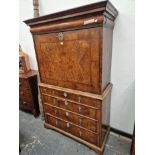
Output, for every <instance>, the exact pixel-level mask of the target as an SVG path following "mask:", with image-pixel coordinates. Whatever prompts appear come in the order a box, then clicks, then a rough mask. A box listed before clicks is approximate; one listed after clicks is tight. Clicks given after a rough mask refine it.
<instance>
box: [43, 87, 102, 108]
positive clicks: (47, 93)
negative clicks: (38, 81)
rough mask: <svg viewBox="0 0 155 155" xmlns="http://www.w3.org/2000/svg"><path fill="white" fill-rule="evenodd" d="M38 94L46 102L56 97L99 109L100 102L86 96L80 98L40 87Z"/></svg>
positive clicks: (79, 96)
mask: <svg viewBox="0 0 155 155" xmlns="http://www.w3.org/2000/svg"><path fill="white" fill-rule="evenodd" d="M40 92H41V94H42V95H43V96H45V98H46V100H50V98H51V97H56V98H59V99H62V100H64V99H67V100H71V101H75V102H77V103H82V104H85V105H88V106H92V107H95V108H97V109H100V107H101V102H102V101H101V100H98V99H93V98H90V97H86V96H81V95H77V94H73V93H68V92H64V91H59V90H55V89H51V88H45V87H41V86H40Z"/></svg>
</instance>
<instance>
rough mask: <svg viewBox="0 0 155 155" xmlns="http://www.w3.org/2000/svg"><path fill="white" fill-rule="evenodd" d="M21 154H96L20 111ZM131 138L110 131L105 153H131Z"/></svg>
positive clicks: (123, 154) (41, 121) (116, 154)
mask: <svg viewBox="0 0 155 155" xmlns="http://www.w3.org/2000/svg"><path fill="white" fill-rule="evenodd" d="M19 129H20V130H19V137H20V140H19V142H20V148H21V153H20V155H95V152H94V151H93V150H91V149H89V148H88V147H86V146H85V145H83V144H81V143H78V142H77V141H74V140H73V139H71V138H68V137H66V136H64V135H62V134H60V133H58V132H56V131H54V130H50V129H46V128H44V121H43V120H42V119H41V118H40V117H39V118H34V117H33V115H32V114H29V113H27V112H23V111H19ZM130 146H131V140H130V139H128V138H125V137H122V136H120V135H116V134H114V133H112V132H111V133H110V136H109V139H108V141H107V144H106V148H105V151H104V153H103V155H129V152H130Z"/></svg>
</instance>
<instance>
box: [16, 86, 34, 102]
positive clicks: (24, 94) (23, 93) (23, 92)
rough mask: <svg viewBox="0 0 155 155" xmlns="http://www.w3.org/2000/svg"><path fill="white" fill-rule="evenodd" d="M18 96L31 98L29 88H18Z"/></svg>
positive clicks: (29, 99)
mask: <svg viewBox="0 0 155 155" xmlns="http://www.w3.org/2000/svg"><path fill="white" fill-rule="evenodd" d="M19 97H20V98H22V99H26V100H28V101H31V100H32V94H31V92H30V91H29V90H21V89H19Z"/></svg>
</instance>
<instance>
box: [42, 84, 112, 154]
mask: <svg viewBox="0 0 155 155" xmlns="http://www.w3.org/2000/svg"><path fill="white" fill-rule="evenodd" d="M39 87H40V94H41V98H42V105H43V111H44V116H45V124H44V126H45V127H46V128H50V129H54V130H56V131H58V132H60V133H62V134H64V135H67V136H69V137H71V138H73V139H75V140H77V141H79V142H81V143H83V144H85V145H87V146H88V147H90V148H91V149H93V150H95V151H96V152H97V154H101V153H102V152H103V150H104V146H105V143H106V140H107V137H108V135H109V131H110V125H109V120H110V117H109V114H110V106H108V105H109V104H110V103H109V102H110V100H109V98H110V95H111V89H112V84H111V83H109V84H108V85H107V87H106V88H105V90H104V91H103V93H102V94H101V95H98V94H91V93H84V92H80V91H77V90H71V89H66V88H61V87H56V86H51V85H47V84H43V83H40V84H39Z"/></svg>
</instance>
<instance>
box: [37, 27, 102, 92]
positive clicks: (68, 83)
mask: <svg viewBox="0 0 155 155" xmlns="http://www.w3.org/2000/svg"><path fill="white" fill-rule="evenodd" d="M100 33H102V28H93V29H84V30H78V31H69V32H64V33H63V35H64V41H63V45H61V43H60V41H59V38H58V33H50V34H44V35H35V36H34V40H35V43H36V52H37V55H38V63H39V69H40V76H41V82H42V83H47V84H51V85H56V86H60V87H66V88H72V89H77V90H82V91H87V92H94V93H99V92H100V87H101V86H100V79H99V78H100V72H99V67H100V49H101V47H100V46H101V44H100Z"/></svg>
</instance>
